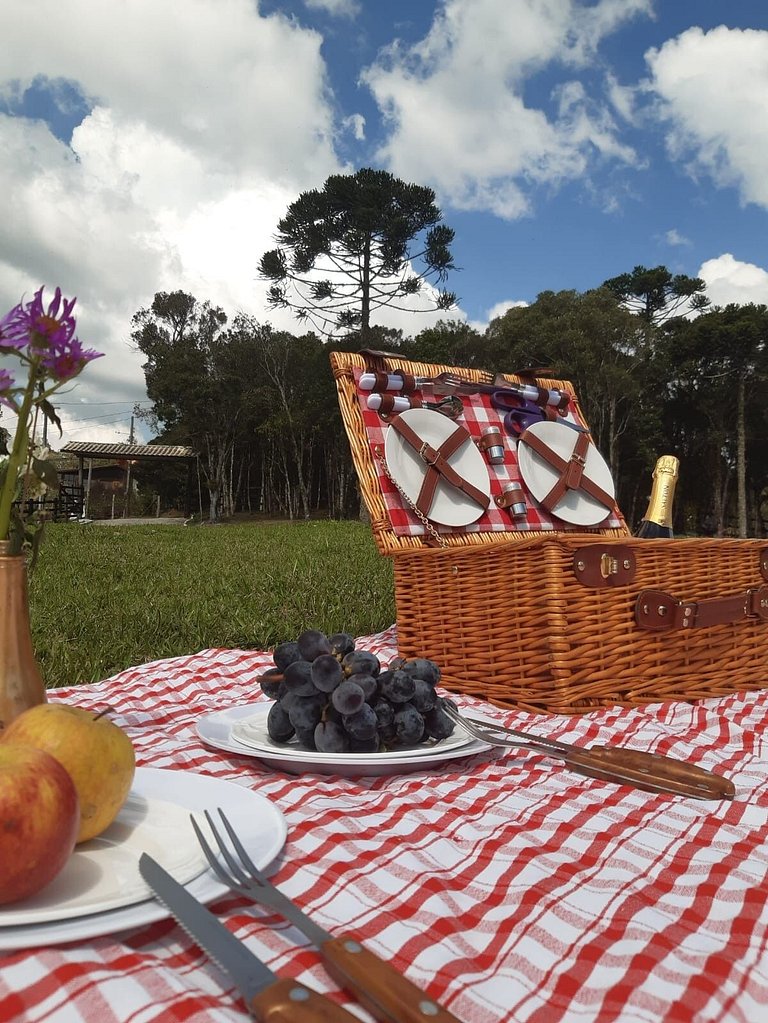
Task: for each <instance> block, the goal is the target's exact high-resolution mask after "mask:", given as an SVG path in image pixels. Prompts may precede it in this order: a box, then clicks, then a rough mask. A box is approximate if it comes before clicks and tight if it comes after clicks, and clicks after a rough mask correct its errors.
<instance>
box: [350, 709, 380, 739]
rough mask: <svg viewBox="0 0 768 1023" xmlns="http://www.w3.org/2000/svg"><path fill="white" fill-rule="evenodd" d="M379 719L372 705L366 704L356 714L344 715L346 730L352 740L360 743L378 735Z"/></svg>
mask: <svg viewBox="0 0 768 1023" xmlns="http://www.w3.org/2000/svg"><path fill="white" fill-rule="evenodd" d="M378 723H379V722H378V718H377V717H376V712H375V711H374V709H373V707H371V705H370V704H368V703H364V704H363V705H362V707H361V708H360V710H359V711H357V713H356V714H345V715H344V730H345V731H346V733H347V735H348V736H349V737H350V739H355V740H357V741H360V740H362V739H372V738H373V736H374V735H376V731H377V726H378Z"/></svg>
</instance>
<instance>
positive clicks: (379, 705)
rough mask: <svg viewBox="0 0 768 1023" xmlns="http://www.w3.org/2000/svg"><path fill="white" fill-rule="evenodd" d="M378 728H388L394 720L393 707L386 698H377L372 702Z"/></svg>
mask: <svg viewBox="0 0 768 1023" xmlns="http://www.w3.org/2000/svg"><path fill="white" fill-rule="evenodd" d="M372 706H373V710H374V713H375V714H376V719H377V721H378V723H379V728H380V729H386V728H389V726H390V725H391V724H392V722H393V721H394V720H395V708H394V707H393V706H392V704H391V703H390V702H389V701H388V700H382V699H378V700H376V702H375V703H373V704H372Z"/></svg>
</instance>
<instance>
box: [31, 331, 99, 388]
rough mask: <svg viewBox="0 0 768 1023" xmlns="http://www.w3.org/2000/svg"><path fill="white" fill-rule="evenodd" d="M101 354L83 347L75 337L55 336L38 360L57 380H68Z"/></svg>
mask: <svg viewBox="0 0 768 1023" xmlns="http://www.w3.org/2000/svg"><path fill="white" fill-rule="evenodd" d="M103 354H104V353H103V352H95V351H94V350H93V349H92V348H83V346H82V345H81V344H80V342H79V341H78V339H77V338H76V337H72V338H66V339H63V338H57V339H55V340H52V341H51V344H50V347H49V349H48V351H47V352H45V354H44V355H43V356H42V358H41V360H40V361H41V363H42V364H43V366H45V368H46V369H47V370H48V372H49V373H50V374H51V376H53V377H55V378H56V379H57V380H69V378H70V377H74V376H77V374H78V373H79V372H80V370H81V369H82V368H83V366H85V365H87V364H88V363H89V362H92V361H93V360H94V359H100V358H101V356H102V355H103Z"/></svg>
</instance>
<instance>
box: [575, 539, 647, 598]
mask: <svg viewBox="0 0 768 1023" xmlns="http://www.w3.org/2000/svg"><path fill="white" fill-rule="evenodd" d="M636 568H637V563H636V559H635V554H634V551H632V550H631V549H630V548H629V547H626V546H624V544H619V543H610V544H608V543H607V544H597V543H596V544H590V545H589V546H588V547H579V548H578V549H577V550H576V551H574V554H573V571H574V574H575V576H576V578H577V579H578V580H579V582H580V583H582V584H583V585H584V586H589V587H591V588H592V589H604V588H606V587H613V586H628V585H629V584H630V583H631V582H633V581H634V578H635V570H636Z"/></svg>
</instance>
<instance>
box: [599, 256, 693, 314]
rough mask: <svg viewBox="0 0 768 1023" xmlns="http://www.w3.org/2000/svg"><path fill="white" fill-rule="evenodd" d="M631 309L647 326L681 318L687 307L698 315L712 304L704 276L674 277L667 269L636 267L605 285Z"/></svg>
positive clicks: (604, 285) (682, 275)
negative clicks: (705, 292)
mask: <svg viewBox="0 0 768 1023" xmlns="http://www.w3.org/2000/svg"><path fill="white" fill-rule="evenodd" d="M603 287H604V288H608V290H609V291H612V292H613V294H614V295H615V296H616V297H617V298H618V299H619V301H621V302H623V303H624V304H625V305H626V306H627V308H628V309H630V310H631V311H632V312H634V313H637V315H638V316H640V317H642V319H644V320H645V321H646V322H647V323H653V324H656V325H658V324H660V323H663V322H664V321H665V320H668V319H669V318H670V317H672V316H675V315H677V313H678V312H680V310H681V309H683V307H685V306H686V304H690V305H689V307H690V309H692V310H694V311H695V312H702V311H703V310H704V309H706V308H707V306H708V305H709V299H708V298H707V297H706V295H705V294H704V290H705V288H706V284H705V283H704V281H703V280H702V279H701V278H700V277H687V276H686V275H685V274H675V275H674V276H673V275H672V274H671V273H670V272H669V270H667V268H666V267H665V266H656V267H654V268H653V269H651V270H648V269H647V268H646V267H644V266H636V267H635V269H634V270H633V271H632V273H625V274H619V276H618V277H611V278H610V279H609V280H607V281H604V282H603Z"/></svg>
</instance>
